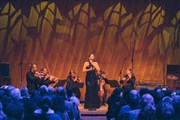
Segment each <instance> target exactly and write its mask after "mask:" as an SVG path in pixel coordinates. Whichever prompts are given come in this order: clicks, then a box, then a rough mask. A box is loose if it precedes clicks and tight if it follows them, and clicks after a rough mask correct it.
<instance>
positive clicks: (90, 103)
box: [83, 54, 100, 110]
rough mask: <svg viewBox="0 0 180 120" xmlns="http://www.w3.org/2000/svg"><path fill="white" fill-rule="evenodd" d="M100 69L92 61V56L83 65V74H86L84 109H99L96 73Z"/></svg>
mask: <svg viewBox="0 0 180 120" xmlns="http://www.w3.org/2000/svg"><path fill="white" fill-rule="evenodd" d="M99 71H100V68H99V65H98V63H97V62H95V60H94V54H90V55H89V61H88V62H85V63H84V66H83V72H86V94H85V105H84V108H87V109H90V110H95V109H97V108H99V107H100V98H99V95H98V89H99V88H98V82H97V76H96V72H99Z"/></svg>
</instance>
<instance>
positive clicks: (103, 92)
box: [97, 70, 109, 106]
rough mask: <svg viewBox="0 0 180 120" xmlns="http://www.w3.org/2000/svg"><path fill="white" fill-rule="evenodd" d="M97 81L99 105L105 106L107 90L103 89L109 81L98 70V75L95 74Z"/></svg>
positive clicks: (102, 72)
mask: <svg viewBox="0 0 180 120" xmlns="http://www.w3.org/2000/svg"><path fill="white" fill-rule="evenodd" d="M97 80H98V84H99V96H100V100H101V105H104V106H105V105H106V103H105V101H106V97H107V90H106V87H105V83H106V84H109V80H108V79H107V77H106V73H105V72H104V71H102V70H100V72H99V73H97Z"/></svg>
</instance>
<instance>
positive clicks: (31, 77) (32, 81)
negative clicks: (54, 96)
mask: <svg viewBox="0 0 180 120" xmlns="http://www.w3.org/2000/svg"><path fill="white" fill-rule="evenodd" d="M29 69H30V70H29V71H28V72H27V73H26V81H27V88H28V91H29V94H32V92H33V91H34V90H37V89H38V88H39V80H40V79H41V78H40V77H39V76H37V75H36V72H37V66H36V64H30V65H29Z"/></svg>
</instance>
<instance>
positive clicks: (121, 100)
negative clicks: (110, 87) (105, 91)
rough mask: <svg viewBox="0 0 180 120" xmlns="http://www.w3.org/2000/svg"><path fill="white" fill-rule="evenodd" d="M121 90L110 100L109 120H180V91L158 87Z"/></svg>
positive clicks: (107, 114) (107, 115)
mask: <svg viewBox="0 0 180 120" xmlns="http://www.w3.org/2000/svg"><path fill="white" fill-rule="evenodd" d="M119 89H120V88H117V89H115V90H114V91H113V93H112V95H111V96H110V97H109V99H108V105H109V108H108V111H107V113H106V117H107V119H108V120H180V91H179V90H176V91H174V92H172V91H171V90H170V89H168V88H161V87H157V88H155V89H154V90H149V89H147V88H141V89H139V90H131V91H128V90H124V91H122V90H121V92H119ZM117 91H118V92H117ZM115 93H116V94H115ZM114 111H115V112H114Z"/></svg>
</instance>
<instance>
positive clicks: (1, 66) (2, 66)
mask: <svg viewBox="0 0 180 120" xmlns="http://www.w3.org/2000/svg"><path fill="white" fill-rule="evenodd" d="M0 76H1V77H9V76H10V75H9V63H8V62H3V63H0Z"/></svg>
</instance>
